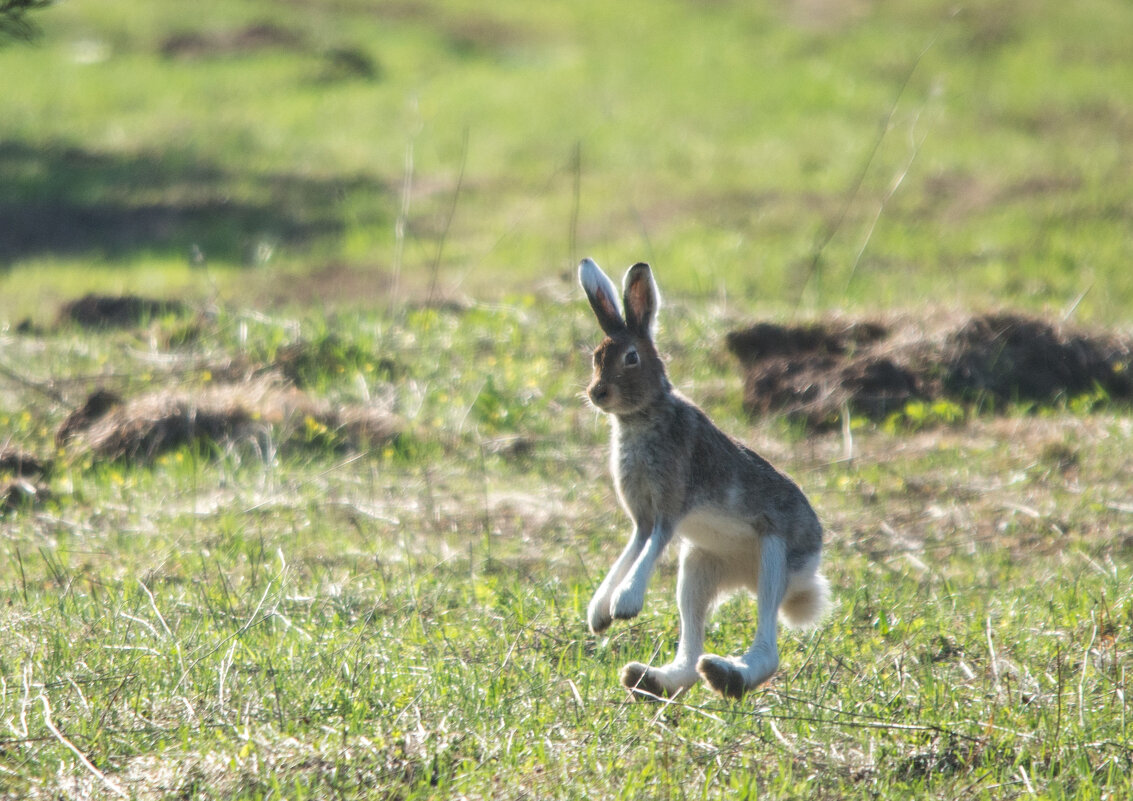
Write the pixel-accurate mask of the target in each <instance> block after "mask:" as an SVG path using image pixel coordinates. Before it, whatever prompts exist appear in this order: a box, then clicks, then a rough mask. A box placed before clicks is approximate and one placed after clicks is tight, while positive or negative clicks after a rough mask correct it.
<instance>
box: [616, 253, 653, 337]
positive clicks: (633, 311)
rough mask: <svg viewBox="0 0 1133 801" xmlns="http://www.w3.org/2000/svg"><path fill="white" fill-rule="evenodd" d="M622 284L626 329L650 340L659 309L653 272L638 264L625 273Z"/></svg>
mask: <svg viewBox="0 0 1133 801" xmlns="http://www.w3.org/2000/svg"><path fill="white" fill-rule="evenodd" d="M623 283H624V285H625V288H624V292H625V320H626V327H627V328H629V330H630V331H632V332H633V333H634V334H636V335H637V336H642V337H648V338H650V339H652V338H653V331H654V329H655V328H656V326H657V312H658V311H659V310H660V308H661V292H660V291H659V290H658V289H657V282H656V281H654V280H653V271H652V270H650V269H649V265H648V264H646V263H644V262H638V263H637V264H635V265H633V266H632V267H630V268H629V270H628V271H627V272H626V277H625V281H624V282H623Z"/></svg>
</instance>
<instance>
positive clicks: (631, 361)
mask: <svg viewBox="0 0 1133 801" xmlns="http://www.w3.org/2000/svg"><path fill="white" fill-rule="evenodd" d="M640 361H641V357H640V356H638V355H637V351H636V350H627V351H626V355H625V365H626V367H637V365H638V363H639V362H640Z"/></svg>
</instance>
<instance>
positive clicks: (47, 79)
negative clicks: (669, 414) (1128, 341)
mask: <svg viewBox="0 0 1133 801" xmlns="http://www.w3.org/2000/svg"><path fill="white" fill-rule="evenodd" d="M812 6H813V7H812ZM807 8H811V10H812V12H813V13H812V14H811V15H809V16H808V14H807V13H806V9H807ZM814 9H817V10H814ZM1131 13H1133V12H1130V9H1129V8H1128V5H1127V4H1125V3H1120V2H1115V0H1091V1H1090V2H1085V3H1075V4H1074V5H1073V6H1067V5H1066V4H1060V3H1054V2H1044V3H1040V4H1034V3H1026V4H1023V3H1007V4H993V5H986V4H976V5H972V6H964V7H956V6H955V5H954V4H950V3H943V2H935V1H934V0H918V1H917V2H913V3H902V4H899V5H897V6H884V5H883V6H876V5H870V6H866V5H859V4H855V3H850V2H847V3H845V4H844V5H843V4H839V3H829V4H826V3H824V4H803V3H799V4H790V3H786V4H756V5H753V6H748V5H746V4H727V3H726V4H716V5H713V6H711V7H702V6H700V5H697V4H688V3H678V2H665V3H661V4H649V5H648V6H643V7H641V8H639V7H638V6H636V5H634V4H617V5H615V6H609V5H608V4H602V3H582V4H579V3H575V4H572V5H571V6H570V8H562V9H553V10H552V9H545V8H539V9H534V8H531V7H529V6H528V5H527V4H522V3H514V2H511V3H504V4H493V6H492V7H491V9H486V8H483V7H482V6H480V5H477V4H469V3H462V2H456V1H455V0H451V1H447V0H446V1H445V2H441V1H440V0H438V2H421V3H409V4H392V5H379V6H376V7H373V6H371V4H368V3H341V4H334V5H331V6H328V5H326V4H322V3H295V4H286V5H283V6H280V5H279V4H276V3H266V2H248V3H241V4H238V5H233V4H231V3H224V2H209V3H205V4H203V5H201V4H198V5H197V6H196V7H195V9H194V13H193V14H192V15H186V13H185V11H184V9H182V8H180V7H179V6H177V5H176V4H147V3H136V2H130V3H119V4H116V5H115V8H114V9H101V8H100V9H92V8H87V7H85V6H73V5H69V4H61V5H60V6H59V7H57V8H53V9H51V10H49V11H46V12H43V13H41V14H39V15H38V16H39V19H40V20H41V22H42V24H43V26H44V28H45V33H46V35H45V38H44V39H43V41H42V43H41V44H40V45H39V46H37V47H35V48H28V47H16V46H9V47H7V48H4V49H3V50H2V51H0V68H2V69H3V71H4V74H5V76H7V80H6V82H5V83H6V90H5V96H4V115H3V119H2V120H0V137H2V138H3V141H4V143H5V145H4V149H3V150H2V151H0V177H2V178H3V182H4V185H5V195H4V197H3V206H4V207H3V217H0V219H7V220H8V221H9V223H10V224H11V225H12V227H13V228H14V229H15V230H18V231H21V235H20V236H17V237H14V238H11V237H9V241H8V242H7V243H6V244H5V245H4V246H3V249H2V250H0V261H2V262H3V264H4V265H6V266H5V267H4V273H5V275H3V276H0V281H2V282H3V283H2V284H0V292H2V294H3V297H4V301H3V305H4V308H6V309H8V310H9V314H11V315H13V316H15V315H17V314H20V315H34V314H35V313H36V312H37V310H38V309H39V308H40V302H39V301H40V297H41V295H40V293H41V292H44V291H46V290H45V289H43V287H53V286H54V287H66V286H70V285H71V282H72V281H74V280H75V274H76V272H77V271H81V272H82V273H83V274H86V275H98V276H99V277H100V280H102V281H104V282H108V283H117V284H119V285H122V286H128V285H131V284H132V283H133V282H134V281H135V280H139V279H138V275H139V274H142V275H146V276H151V275H154V274H156V275H160V276H161V281H162V282H164V284H165V285H167V286H168V287H169V288H170V290H173V291H180V292H189V293H192V294H194V295H198V296H200V295H209V294H210V293H213V292H215V291H218V290H219V291H221V292H224V293H225V296H226V297H232V298H234V299H240V300H243V299H246V298H255V297H257V296H262V294H263V293H264V292H265V291H266V288H267V287H270V286H271V285H272V284H273V282H275V281H276V280H278V279H277V277H278V276H279V275H280V274H283V275H288V274H291V273H294V272H296V271H298V272H301V273H307V272H308V271H309V270H311V269H312V268H319V267H326V266H338V267H346V268H349V269H352V270H355V271H359V272H360V273H361V274H362V275H364V276H371V277H372V279H373V280H372V284H373V286H372V289H370V291H369V293H368V294H367V296H366V298H367V299H375V298H380V297H382V296H383V294H384V293H385V292H387V291H388V286H389V281H390V280H393V281H396V282H397V285H398V286H399V287H403V288H405V289H406V290H407V291H408V290H410V289H413V288H416V289H418V290H422V288H423V287H425V286H428V285H429V284H431V283H432V282H433V280H434V278H436V279H437V280H438V282H439V284H440V285H441V286H442V287H444V288H445V290H446V291H448V292H452V291H455V292H464V293H468V294H472V295H474V296H477V297H484V296H495V297H499V296H501V295H502V294H503V293H504V291H505V290H506V289H507V288H511V287H516V286H520V287H524V288H530V287H533V286H538V285H541V284H545V283H547V282H548V281H550V282H555V281H557V280H559V276H561V275H562V274H563V273H564V272H568V271H569V268H570V266H571V265H573V264H574V263H575V262H576V261H577V258H578V257H579V256H580V255H583V254H591V255H594V256H595V257H596V258H598V259H599V261H600V262H601V263H607V262H608V263H610V264H611V265H617V264H629V263H632V262H633V261H634V260H637V259H641V258H645V259H648V260H650V261H652V262H653V263H654V265H655V266H656V267H657V268H658V270H660V271H661V274H662V275H664V276H666V277H667V285H668V286H669V287H670V291H674V290H676V291H679V292H681V293H685V294H697V295H705V296H713V297H715V296H721V295H724V294H726V296H727V297H728V299H729V301H730V302H731V303H733V304H736V305H737V306H739V307H740V308H743V309H752V308H760V309H774V310H777V311H779V312H780V313H782V312H790V311H794V310H795V309H798V308H801V309H802V310H804V311H808V312H815V313H821V312H825V311H827V310H830V309H846V308H854V309H873V308H875V307H876V306H877V305H879V304H884V305H885V306H893V305H903V306H908V305H916V304H919V303H923V302H925V300H926V299H931V300H932V301H933V302H943V303H947V304H950V305H958V306H971V305H981V306H982V305H1000V304H1002V305H1019V306H1023V307H1026V308H1031V309H1046V310H1055V311H1062V310H1064V309H1066V308H1068V307H1069V306H1070V305H1071V304H1072V303H1073V302H1074V301H1075V299H1076V298H1078V296H1079V295H1080V294H1082V293H1085V297H1084V298H1083V299H1082V300H1081V302H1080V303H1079V304H1078V306H1077V307H1076V314H1077V316H1078V318H1079V319H1081V320H1083V321H1087V322H1098V323H1112V322H1115V321H1122V320H1124V319H1125V317H1126V310H1127V309H1128V308H1129V307H1130V303H1131V302H1133V282H1131V281H1130V279H1129V271H1128V269H1127V265H1128V259H1129V255H1130V251H1129V241H1128V235H1127V231H1126V225H1125V224H1124V220H1125V219H1126V218H1127V216H1128V213H1129V209H1128V197H1129V195H1130V186H1131V182H1133V174H1131V172H1130V166H1129V160H1128V159H1127V158H1124V155H1125V150H1126V148H1125V147H1124V145H1123V143H1124V142H1125V141H1126V140H1127V139H1128V137H1129V134H1130V126H1129V119H1130V114H1131V105H1130V101H1129V99H1128V97H1127V96H1126V93H1123V92H1121V91H1120V87H1123V86H1126V85H1129V83H1130V81H1131V79H1133V74H1131V73H1133V60H1131V59H1130V58H1129V56H1128V52H1127V51H1128V48H1127V47H1126V46H1125V45H1126V42H1125V36H1124V33H1125V31H1126V30H1128V29H1129V26H1130V24H1131V23H1133V19H1131ZM265 24H268V25H270V26H273V27H272V28H271V30H273V31H275V32H276V33H275V34H274V35H275V36H276V37H277V39H278V38H279V37H283V39H284V43H283V44H278V43H277V44H274V45H273V44H271V43H270V42H269V43H268V44H261V45H259V46H257V45H255V42H254V41H252V42H250V43H249V42H248V41H247V40H241V39H240V38H239V37H240V36H241V35H242V33H243V35H245V36H246V35H247V34H246V31H248V30H254V29H255V28H256V26H261V27H262V26H263V25H265ZM187 34H194V35H196V36H198V37H199V38H201V39H202V40H203V41H204V42H205V44H204V45H203V46H202V48H201V49H199V50H196V51H189V52H188V53H187V54H184V55H176V53H178V52H181V53H184V52H185V51H173V52H174V55H166V54H165V53H166V52H168V51H169V44H170V37H172V36H174V35H182V36H183V35H187ZM241 41H244V42H245V43H244V44H242V45H241V44H240V42H241ZM341 50H350V51H352V52H355V53H357V54H358V55H359V56H360V57H364V58H367V59H370V60H371V62H372V63H373V64H374V65H375V75H374V76H373V77H371V78H368V79H367V78H360V77H359V78H350V77H346V78H341V79H337V80H331V81H327V80H325V79H324V78H321V77H320V76H323V75H325V74H326V69H327V63H328V53H331V52H334V51H341ZM407 157H410V158H407ZM407 177H408V178H409V179H411V180H409V181H408V182H407V180H406V179H407ZM894 184H897V187H896V190H895V191H893V192H892V194H890V189H891V188H892V187H893V186H894ZM406 187H408V189H409V191H408V192H406V191H405V189H406ZM399 218H400V219H402V223H403V224H402V225H398V220H399ZM399 231H400V232H401V233H400V234H399ZM194 247H195V248H196V251H195V252H197V253H199V254H202V255H203V257H204V260H205V261H206V262H207V264H208V265H209V275H208V277H207V278H206V277H205V276H204V275H202V274H201V271H200V270H199V269H198V270H196V271H194V270H193V269H192V268H191V267H190V265H189V262H190V253H191V252H194V251H193V249H194ZM257 265H258V266H259V268H260V269H249V268H250V267H251V268H254V267H256V266H257ZM501 273H503V274H506V275H507V280H506V281H505V285H506V286H505V287H501V286H500V278H499V276H500V275H501ZM32 276H34V277H35V280H34V281H31V280H30V279H31V277H32ZM145 280H149V281H151V282H154V281H155V279H154V278H152V277H148V278H146V279H145ZM29 284H31V286H29ZM323 291H324V292H326V293H327V294H328V296H329V299H330V300H332V301H335V302H341V301H343V300H344V299H345V300H350V301H354V302H357V301H359V300H360V299H361V298H359V297H358V295H357V293H351V294H348V295H345V296H344V295H335V294H334V291H333V289H331V288H327V287H324V288H323ZM307 294H308V295H310V296H314V297H319V296H320V293H319V292H318V291H316V289H315V288H308V290H307Z"/></svg>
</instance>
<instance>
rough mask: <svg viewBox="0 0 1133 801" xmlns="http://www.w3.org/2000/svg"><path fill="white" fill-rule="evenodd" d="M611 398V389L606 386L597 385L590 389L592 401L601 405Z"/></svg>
mask: <svg viewBox="0 0 1133 801" xmlns="http://www.w3.org/2000/svg"><path fill="white" fill-rule="evenodd" d="M609 396H610V388H609V387H608V386H606V385H605V384H595V385H594V386H592V387H591V388H590V400H592V401H594V402H595V403H601V402H602V401H604V400H606V398H608V397H609Z"/></svg>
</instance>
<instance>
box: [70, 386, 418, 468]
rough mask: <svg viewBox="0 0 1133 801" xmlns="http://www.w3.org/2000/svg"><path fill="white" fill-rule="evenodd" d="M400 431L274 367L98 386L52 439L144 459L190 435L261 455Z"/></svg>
mask: <svg viewBox="0 0 1133 801" xmlns="http://www.w3.org/2000/svg"><path fill="white" fill-rule="evenodd" d="M401 431H402V426H401V423H400V421H398V420H397V418H395V417H394V416H393V415H391V414H389V413H387V412H384V411H382V410H379V409H375V408H372V407H369V406H357V405H350V406H335V405H332V404H330V403H329V402H326V401H323V400H320V399H316V398H312V397H310V396H309V395H307V394H305V393H303V392H302V391H300V390H298V389H296V388H295V387H291V386H288V385H287V384H286V383H285V382H284V381H283V380H281V379H280V378H279V377H278V376H276V375H267V376H260V377H257V378H253V379H249V380H246V381H240V382H234V383H218V384H214V385H210V386H205V387H202V388H195V389H182V388H177V389H160V390H157V391H154V392H149V393H146V394H143V395H139V396H137V397H133V398H129V399H126V400H123V399H120V398H117V397H116V396H115V395H114V394H113V393H109V392H106V391H104V390H99V391H97V392H95V393H94V394H92V395H91V396H90V398H88V399H87V402H86V403H85V404H84V405H83V406H82V407H81V408H80V409H78V410H76V411H75V412H74V413H72V414H71V415H70V416H69V417H68V418H67V420H65V421H64V422H63V424H62V425H61V426H60V427H59V430H58V431H57V433H56V441H57V442H59V443H60V444H66V445H68V447H70V448H71V449H72V450H73V451H76V452H89V453H91V454H93V455H94V456H96V457H98V458H101V459H110V460H113V459H132V460H138V461H151V460H153V459H154V458H156V457H157V456H159V455H160V454H162V453H164V452H166V451H168V450H171V449H174V448H177V447H180V446H182V445H186V444H191V443H203V444H206V445H213V444H215V445H217V446H218V447H221V448H225V449H227V448H229V447H233V446H236V445H250V446H252V447H253V448H255V449H256V450H258V451H259V452H260V453H261V455H263V456H264V457H265V458H266V457H268V456H269V455H270V454H272V453H274V452H275V451H276V450H278V449H279V448H281V447H287V446H293V445H318V446H319V447H327V446H328V445H329V446H334V447H354V448H370V447H375V446H378V445H381V444H384V443H386V442H389V441H391V440H393V439H395V438H397V437H398V436H399V435H400V434H401Z"/></svg>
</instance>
